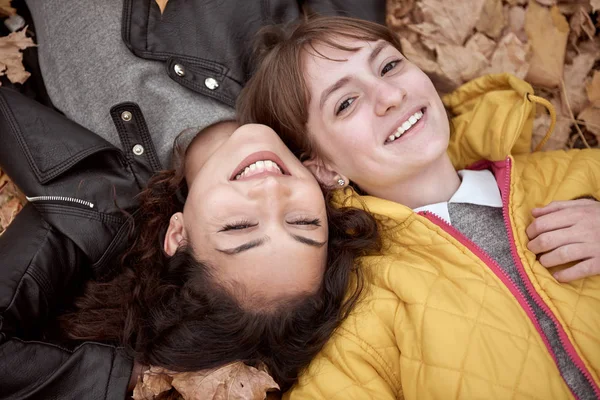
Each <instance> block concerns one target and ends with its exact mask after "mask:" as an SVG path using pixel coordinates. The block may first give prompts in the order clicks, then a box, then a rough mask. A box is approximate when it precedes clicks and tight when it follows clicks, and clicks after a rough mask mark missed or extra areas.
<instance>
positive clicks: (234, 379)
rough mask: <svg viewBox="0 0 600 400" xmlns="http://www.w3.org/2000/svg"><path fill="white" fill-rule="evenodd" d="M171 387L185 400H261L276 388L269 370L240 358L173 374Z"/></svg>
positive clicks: (277, 387)
mask: <svg viewBox="0 0 600 400" xmlns="http://www.w3.org/2000/svg"><path fill="white" fill-rule="evenodd" d="M173 387H174V388H175V389H177V391H178V392H179V393H180V394H181V395H182V396H183V397H184V399H185V400H209V399H212V400H247V399H256V400H263V399H264V398H265V397H266V394H267V391H269V390H277V389H279V386H278V385H277V384H276V383H275V381H274V380H273V378H271V376H270V375H269V374H267V373H266V372H264V371H259V370H258V369H256V368H254V367H250V366H248V365H246V364H243V363H241V362H236V363H232V364H228V365H225V366H223V367H220V368H215V369H213V370H210V371H206V372H205V373H182V374H176V375H174V376H173Z"/></svg>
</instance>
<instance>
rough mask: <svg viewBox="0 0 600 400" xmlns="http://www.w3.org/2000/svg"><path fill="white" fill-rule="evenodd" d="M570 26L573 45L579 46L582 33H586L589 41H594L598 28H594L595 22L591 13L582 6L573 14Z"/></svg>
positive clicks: (570, 37)
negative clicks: (578, 41) (578, 42)
mask: <svg viewBox="0 0 600 400" xmlns="http://www.w3.org/2000/svg"><path fill="white" fill-rule="evenodd" d="M569 26H570V27H571V33H570V34H569V41H570V42H571V44H572V45H574V46H576V45H577V40H579V38H580V37H581V34H582V33H585V35H586V36H587V38H588V39H590V40H593V39H594V34H595V33H596V27H595V26H594V22H593V21H592V19H591V18H590V15H589V13H588V12H587V11H586V8H585V7H584V6H580V7H579V10H578V11H577V12H575V13H574V14H573V16H572V17H571V21H570V23H569Z"/></svg>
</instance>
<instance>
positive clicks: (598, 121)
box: [577, 102, 600, 139]
mask: <svg viewBox="0 0 600 400" xmlns="http://www.w3.org/2000/svg"><path fill="white" fill-rule="evenodd" d="M577 119H578V120H580V121H583V122H584V123H585V126H586V128H587V130H588V131H590V132H592V133H593V134H594V135H596V137H597V138H599V139H600V102H596V103H594V104H591V105H590V106H589V107H587V108H586V109H585V110H583V111H582V112H580V113H579V115H578V116H577Z"/></svg>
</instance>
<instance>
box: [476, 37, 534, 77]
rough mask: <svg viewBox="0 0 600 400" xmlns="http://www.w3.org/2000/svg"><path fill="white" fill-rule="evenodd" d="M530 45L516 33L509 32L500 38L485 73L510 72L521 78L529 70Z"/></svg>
mask: <svg viewBox="0 0 600 400" xmlns="http://www.w3.org/2000/svg"><path fill="white" fill-rule="evenodd" d="M528 59H529V45H528V44H524V43H522V42H521V41H520V40H519V38H518V37H517V36H516V35H515V34H514V33H512V32H511V33H508V34H507V35H506V36H504V37H503V38H502V40H500V42H499V43H498V47H496V51H494V54H493V55H492V61H491V63H490V66H489V68H488V69H487V70H485V73H487V74H495V73H500V72H509V73H511V74H513V75H515V76H517V77H519V78H521V79H523V78H525V75H527V71H528V70H529V61H528Z"/></svg>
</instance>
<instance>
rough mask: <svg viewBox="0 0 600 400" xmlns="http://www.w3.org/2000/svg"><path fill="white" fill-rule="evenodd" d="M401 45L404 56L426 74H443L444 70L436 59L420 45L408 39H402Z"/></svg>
mask: <svg viewBox="0 0 600 400" xmlns="http://www.w3.org/2000/svg"><path fill="white" fill-rule="evenodd" d="M400 44H401V45H402V54H404V56H406V58H408V59H409V60H410V62H412V63H413V64H415V65H416V66H417V67H419V68H421V69H422V70H423V71H424V72H425V73H436V74H442V70H441V69H440V66H439V65H438V63H437V62H435V59H433V58H431V57H430V55H429V53H428V52H427V51H425V50H424V49H422V48H420V46H418V43H417V44H415V45H413V44H412V43H411V42H409V41H408V40H407V39H404V38H403V37H401V38H400Z"/></svg>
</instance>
